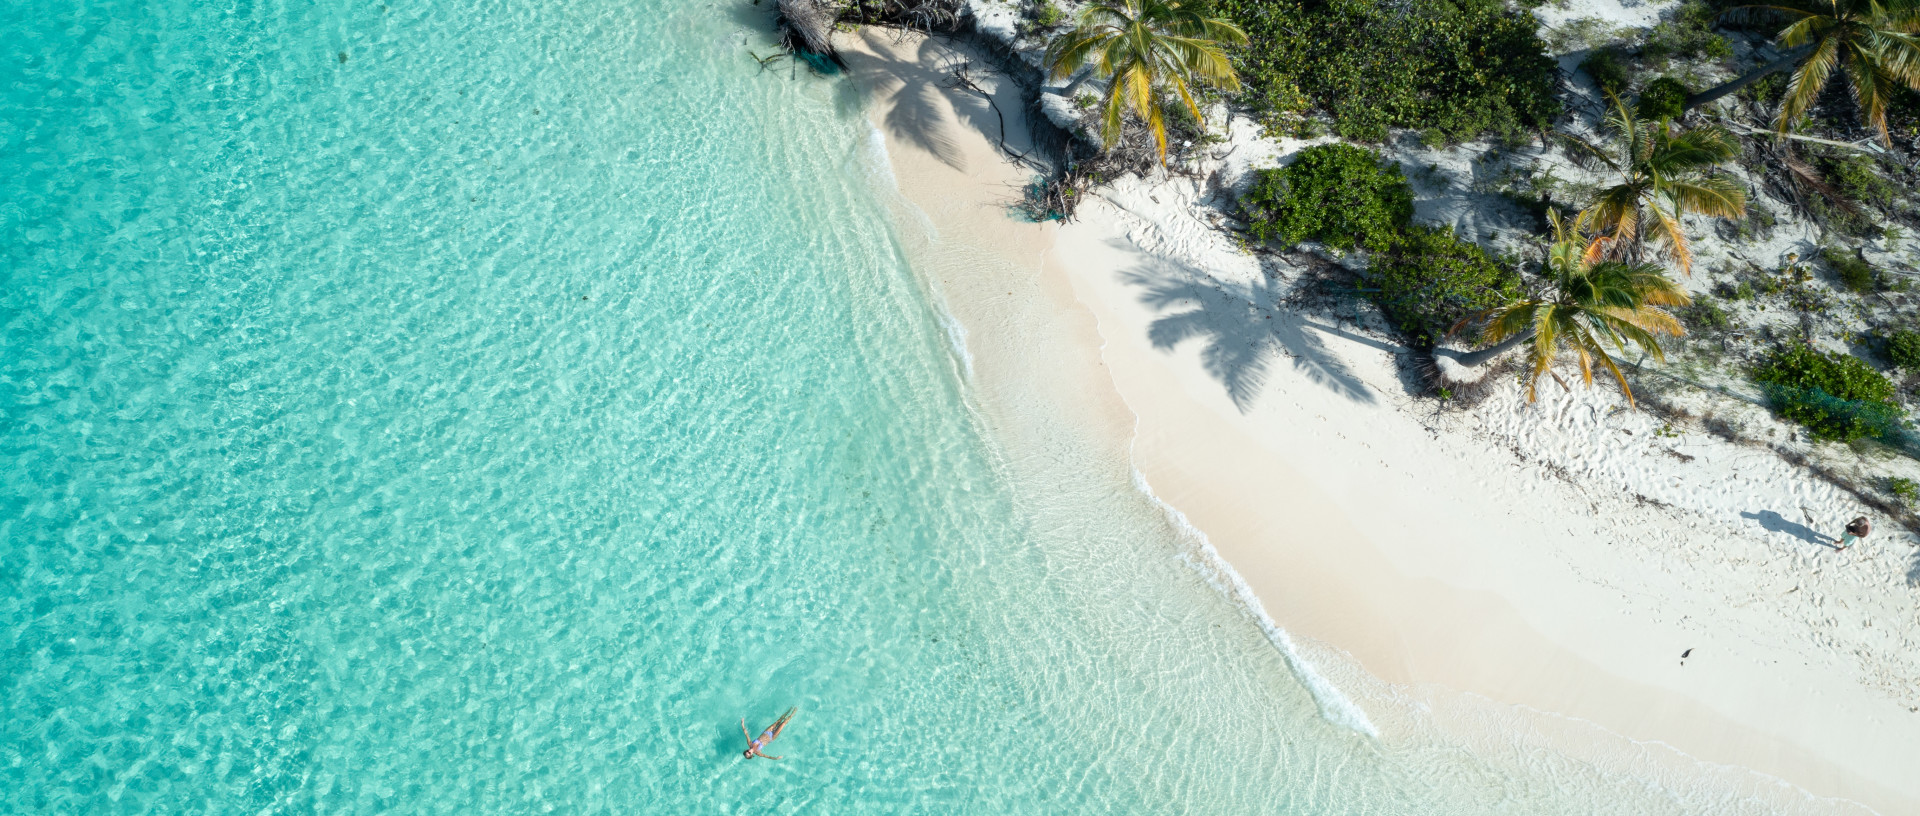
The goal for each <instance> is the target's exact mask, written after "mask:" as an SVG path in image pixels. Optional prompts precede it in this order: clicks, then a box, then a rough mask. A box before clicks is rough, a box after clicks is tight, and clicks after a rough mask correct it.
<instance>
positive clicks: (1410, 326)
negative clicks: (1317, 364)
mask: <svg viewBox="0 0 1920 816" xmlns="http://www.w3.org/2000/svg"><path fill="white" fill-rule="evenodd" d="M1365 289H1366V290H1367V292H1368V296H1369V297H1371V298H1372V299H1373V301H1374V302H1375V303H1377V304H1379V305H1380V310H1381V311H1382V312H1385V313H1386V315H1387V319H1388V320H1389V321H1392V323H1393V325H1394V326H1395V327H1396V328H1398V329H1400V330H1401V331H1403V332H1405V333H1406V334H1407V336H1408V337H1409V338H1411V339H1412V340H1413V343H1414V345H1416V346H1419V347H1422V348H1427V347H1431V346H1432V345H1433V343H1434V341H1435V340H1437V339H1438V338H1440V337H1441V336H1443V335H1445V334H1446V333H1447V331H1448V330H1449V329H1451V328H1452V327H1453V325H1454V324H1456V323H1458V322H1460V320H1461V319H1462V318H1465V317H1467V316H1468V315H1471V314H1474V313H1475V312H1480V311H1485V310H1487V309H1491V308H1494V307H1496V306H1500V305H1504V304H1506V303H1510V302H1512V301H1513V300H1514V299H1515V298H1518V297H1519V296H1520V294H1521V289H1520V275H1519V274H1518V273H1517V272H1515V271H1514V270H1513V269H1512V268H1511V267H1509V266H1507V265H1505V264H1502V263H1499V262H1498V261H1496V260H1494V259H1493V258H1492V257H1490V256H1488V255H1487V252H1486V250H1484V249H1481V248H1480V245H1478V244H1475V243H1473V242H1472V241H1463V240H1460V238H1459V237H1458V236H1456V235H1454V234H1453V230H1452V229H1449V228H1433V227H1412V228H1409V229H1407V230H1406V231H1405V232H1402V233H1401V234H1400V235H1399V237H1398V238H1396V239H1395V241H1394V242H1393V246H1392V247H1390V248H1389V249H1388V250H1387V251H1386V252H1384V253H1381V254H1379V255H1376V256H1374V258H1373V261H1372V263H1371V264H1369V265H1368V268H1367V273H1366V276H1365Z"/></svg>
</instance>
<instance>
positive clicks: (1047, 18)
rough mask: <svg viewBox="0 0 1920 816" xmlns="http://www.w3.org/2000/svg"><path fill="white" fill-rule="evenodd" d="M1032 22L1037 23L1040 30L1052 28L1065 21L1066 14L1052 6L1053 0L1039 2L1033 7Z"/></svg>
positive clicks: (1057, 7)
mask: <svg viewBox="0 0 1920 816" xmlns="http://www.w3.org/2000/svg"><path fill="white" fill-rule="evenodd" d="M1033 21H1034V22H1035V23H1039V24H1040V27H1041V28H1053V27H1054V26H1057V25H1060V24H1061V23H1064V22H1066V21H1067V13H1066V12H1064V11H1061V10H1060V7H1059V6H1056V5H1054V4H1053V0H1040V3H1039V5H1037V6H1035V7H1034V10H1033Z"/></svg>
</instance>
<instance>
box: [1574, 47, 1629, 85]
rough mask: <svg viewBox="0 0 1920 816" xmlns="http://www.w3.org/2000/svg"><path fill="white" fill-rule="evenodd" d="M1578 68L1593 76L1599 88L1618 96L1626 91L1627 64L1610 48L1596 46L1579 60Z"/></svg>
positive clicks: (1594, 82)
mask: <svg viewBox="0 0 1920 816" xmlns="http://www.w3.org/2000/svg"><path fill="white" fill-rule="evenodd" d="M1580 70H1582V71H1585V72H1587V76H1590V77H1593V84H1595V85H1597V86H1599V88H1600V90H1603V91H1606V92H1607V93H1610V94H1613V95H1614V96H1619V95H1621V94H1624V93H1626V92H1627V66H1626V65H1625V64H1624V63H1622V62H1621V61H1620V55H1619V54H1616V53H1614V51H1613V49H1611V48H1596V49H1594V51H1593V53H1591V54H1588V55H1587V58H1586V59H1583V60H1581V61H1580Z"/></svg>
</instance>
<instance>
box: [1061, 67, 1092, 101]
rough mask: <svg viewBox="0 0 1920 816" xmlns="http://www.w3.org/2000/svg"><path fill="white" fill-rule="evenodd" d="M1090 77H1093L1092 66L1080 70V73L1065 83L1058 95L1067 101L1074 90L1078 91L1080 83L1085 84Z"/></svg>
mask: <svg viewBox="0 0 1920 816" xmlns="http://www.w3.org/2000/svg"><path fill="white" fill-rule="evenodd" d="M1092 76H1093V66H1091V65H1089V66H1087V67H1085V68H1082V69H1080V73H1077V74H1074V75H1073V79H1071V80H1069V81H1068V82H1067V85H1066V87H1064V88H1061V89H1060V95H1061V96H1064V97H1066V98H1068V99H1072V98H1073V92H1074V90H1075V89H1078V88H1079V87H1080V83H1082V82H1086V81H1087V80H1088V79H1089V78H1091V77H1092Z"/></svg>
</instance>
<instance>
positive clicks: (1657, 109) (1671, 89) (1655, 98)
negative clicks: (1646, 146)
mask: <svg viewBox="0 0 1920 816" xmlns="http://www.w3.org/2000/svg"><path fill="white" fill-rule="evenodd" d="M1690 93H1692V92H1691V91H1688V90H1687V86H1686V85H1683V84H1681V82H1680V80H1677V79H1673V78H1671V77H1661V78H1659V79H1656V80H1654V81H1652V82H1649V83H1647V87H1645V88H1641V89H1640V101H1639V102H1638V103H1637V105H1636V107H1637V109H1638V110H1637V113H1639V115H1640V118H1642V119H1646V120H1648V121H1653V122H1664V121H1667V120H1669V119H1674V118H1678V117H1679V116H1680V114H1682V113H1685V112H1686V110H1687V95H1688V94H1690Z"/></svg>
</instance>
